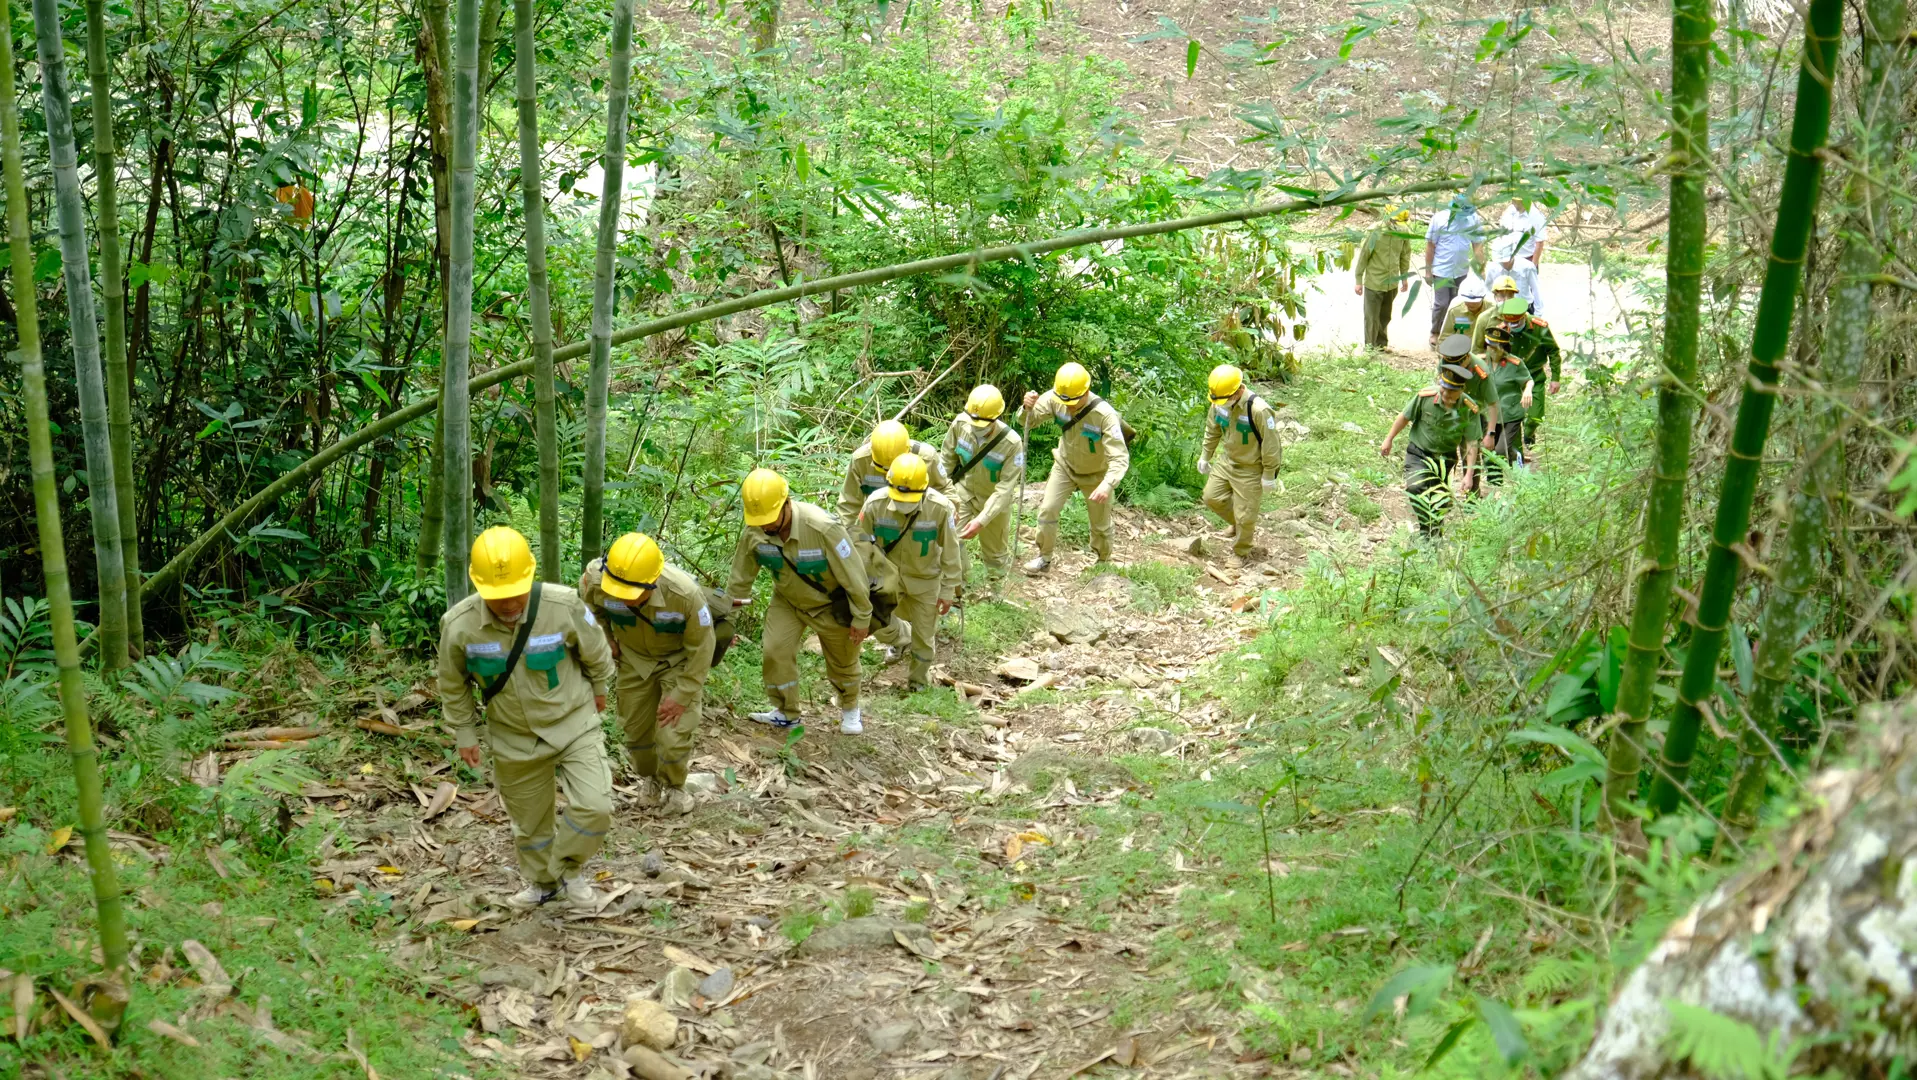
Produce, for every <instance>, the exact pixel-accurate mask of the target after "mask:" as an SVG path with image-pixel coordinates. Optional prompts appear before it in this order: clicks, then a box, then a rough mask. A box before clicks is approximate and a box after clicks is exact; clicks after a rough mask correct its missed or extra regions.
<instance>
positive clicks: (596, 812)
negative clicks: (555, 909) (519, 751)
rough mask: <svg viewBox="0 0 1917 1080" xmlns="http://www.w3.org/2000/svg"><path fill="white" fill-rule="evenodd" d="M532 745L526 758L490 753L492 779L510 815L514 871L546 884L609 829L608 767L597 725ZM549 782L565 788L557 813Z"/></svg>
mask: <svg viewBox="0 0 1917 1080" xmlns="http://www.w3.org/2000/svg"><path fill="white" fill-rule="evenodd" d="M586 707H587V708H588V709H590V708H591V707H592V706H590V705H588V706H586ZM538 746H539V748H540V750H541V751H542V753H540V754H539V755H538V756H536V757H533V758H529V759H523V760H510V759H505V758H501V757H500V756H499V755H497V754H494V755H493V783H494V784H496V785H498V787H499V797H500V799H501V800H502V801H503V802H505V804H506V816H507V817H509V818H510V819H512V824H513V845H514V847H515V848H516V849H517V851H518V855H519V872H520V874H521V875H523V876H524V877H525V879H526V880H527V881H528V882H530V883H532V884H534V885H540V886H544V887H546V888H551V887H552V886H553V885H555V884H557V883H558V882H559V880H560V879H561V878H565V877H569V876H571V875H572V874H575V873H577V872H578V871H579V868H580V867H581V866H584V865H585V863H586V860H588V859H590V858H592V857H593V856H594V855H595V854H597V853H598V851H599V845H600V843H601V842H603V841H604V840H605V836H606V831H607V830H608V829H610V828H612V769H611V768H610V767H609V766H608V765H607V763H606V737H605V735H604V734H603V733H601V731H600V729H599V725H597V724H594V725H593V726H592V728H591V729H589V730H587V731H586V732H585V733H584V734H582V735H580V736H579V737H578V738H576V739H574V740H573V741H572V742H570V743H568V744H566V745H565V746H562V747H554V746H552V745H551V744H549V743H546V742H543V741H542V742H540V743H539V744H538ZM555 787H557V788H558V790H560V791H563V792H565V793H566V812H565V813H563V814H562V813H559V812H558V811H557V808H556V807H555V806H554V803H553V793H554V788H555ZM555 818H557V819H558V820H557V822H555V821H554V819H555Z"/></svg>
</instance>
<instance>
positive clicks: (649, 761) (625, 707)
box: [618, 657, 659, 776]
mask: <svg viewBox="0 0 1917 1080" xmlns="http://www.w3.org/2000/svg"><path fill="white" fill-rule="evenodd" d="M618 664H619V683H618V687H619V703H618V704H619V727H620V731H621V733H622V734H623V735H624V736H625V739H626V756H627V757H628V758H630V759H631V760H632V771H634V772H636V773H638V774H639V775H640V776H657V775H658V774H659V753H658V740H659V676H658V675H657V674H656V673H655V674H652V675H648V676H644V677H641V676H639V675H636V674H634V673H633V670H632V668H630V667H628V666H627V665H626V661H625V660H624V658H623V657H622V658H621V659H620V660H619V662H618Z"/></svg>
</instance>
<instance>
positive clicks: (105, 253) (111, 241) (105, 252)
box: [87, 0, 146, 656]
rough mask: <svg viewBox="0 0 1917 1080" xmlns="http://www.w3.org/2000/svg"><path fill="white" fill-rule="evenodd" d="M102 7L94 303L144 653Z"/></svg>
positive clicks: (92, 62) (90, 34) (132, 615)
mask: <svg viewBox="0 0 1917 1080" xmlns="http://www.w3.org/2000/svg"><path fill="white" fill-rule="evenodd" d="M107 56H108V54H107V44H106V4H105V0H87V80H88V82H89V83H91V90H92V95H93V110H92V111H93V178H94V183H95V185H96V187H97V191H96V194H95V198H94V220H96V221H98V222H99V229H100V297H101V299H102V301H103V304H102V306H103V307H105V308H106V395H107V435H108V437H109V438H110V439H111V440H112V442H113V489H114V502H115V503H116V504H117V505H118V508H119V512H120V562H121V564H122V566H123V567H124V569H125V573H126V596H127V602H126V638H127V651H128V652H129V653H130V654H132V655H133V656H138V655H140V654H141V653H143V652H145V651H146V620H145V619H144V618H142V616H141V612H140V529H139V522H138V515H137V514H136V513H135V509H136V508H135V505H134V501H133V366H132V363H131V362H130V361H128V359H127V353H126V278H125V273H124V270H123V269H122V268H121V265H120V263H121V259H120V193H119V191H118V189H117V186H116V178H117V177H118V176H119V172H118V157H117V154H118V148H117V147H116V146H115V144H114V139H113V83H112V79H111V77H110V76H111V69H110V67H109V66H108V63H107Z"/></svg>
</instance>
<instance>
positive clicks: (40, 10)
mask: <svg viewBox="0 0 1917 1080" xmlns="http://www.w3.org/2000/svg"><path fill="white" fill-rule="evenodd" d="M33 37H34V45H35V46H36V48H37V49H38V52H39V57H40V90H41V97H42V99H43V100H44V101H45V103H46V117H47V143H48V146H49V148H50V156H51V158H52V161H53V195H54V205H55V207H56V208H57V210H58V215H59V221H60V262H61V264H62V265H61V270H62V276H63V277H64V279H65V286H66V290H67V320H68V322H69V323H70V324H71V326H70V331H69V332H70V334H71V336H72V338H73V369H74V383H75V385H76V386H77V387H78V388H79V391H80V428H81V432H82V436H83V439H82V441H83V442H84V444H85V446H86V461H87V505H88V506H89V507H90V508H91V510H92V521H93V558H94V562H95V564H96V568H97V570H98V574H99V578H100V661H101V663H102V664H103V665H104V666H106V667H108V668H116V667H121V666H123V665H125V664H126V662H127V648H126V607H127V595H126V563H125V561H124V560H123V559H122V558H121V555H120V506H119V499H118V491H117V488H116V485H115V483H114V478H113V471H114V470H113V440H112V437H111V434H110V433H109V432H108V430H107V403H106V385H105V378H104V376H103V374H102V372H101V370H100V323H99V313H98V312H96V311H95V310H94V307H93V275H92V272H91V270H90V268H89V266H88V262H87V260H88V252H87V210H86V202H85V200H84V199H83V198H82V196H81V194H80V170H79V157H78V153H77V151H76V150H75V149H74V145H73V97H72V95H71V93H70V92H69V91H68V89H67V60H66V44H65V43H64V42H63V41H61V39H60V5H59V3H58V0H33Z"/></svg>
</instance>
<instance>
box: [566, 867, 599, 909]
mask: <svg viewBox="0 0 1917 1080" xmlns="http://www.w3.org/2000/svg"><path fill="white" fill-rule="evenodd" d="M564 885H565V892H566V903H568V904H571V905H572V906H573V907H576V908H591V907H598V906H599V890H597V889H595V888H593V887H592V879H591V878H588V877H587V876H586V872H585V871H584V870H581V871H579V872H578V873H576V874H574V875H573V876H571V877H569V878H567V879H566V880H565V882H564Z"/></svg>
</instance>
